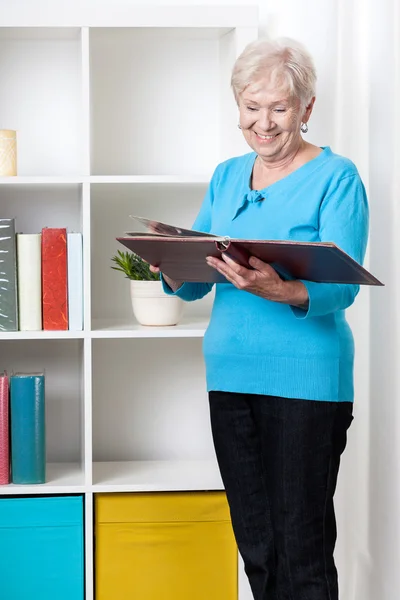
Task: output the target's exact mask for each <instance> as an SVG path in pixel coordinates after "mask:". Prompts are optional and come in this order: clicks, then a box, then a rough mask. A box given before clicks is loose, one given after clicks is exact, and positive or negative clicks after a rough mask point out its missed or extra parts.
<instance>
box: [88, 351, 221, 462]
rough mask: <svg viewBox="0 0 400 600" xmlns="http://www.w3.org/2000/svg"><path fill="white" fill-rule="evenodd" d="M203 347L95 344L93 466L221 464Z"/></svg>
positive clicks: (93, 357) (93, 355)
mask: <svg viewBox="0 0 400 600" xmlns="http://www.w3.org/2000/svg"><path fill="white" fill-rule="evenodd" d="M201 346H202V340H201V339H176V340H173V339H153V340H152V339H140V340H135V339H132V340H128V339H120V340H112V339H110V340H104V339H103V340H99V339H95V340H93V341H92V360H93V374H92V375H93V376H92V382H93V402H92V405H93V406H92V409H93V461H94V462H108V461H118V462H119V461H147V460H150V461H158V460H168V461H169V460H210V459H214V457H215V453H214V447H213V443H212V436H211V427H210V423H209V408H208V398H207V392H206V384H205V373H204V366H203V360H202V351H201Z"/></svg>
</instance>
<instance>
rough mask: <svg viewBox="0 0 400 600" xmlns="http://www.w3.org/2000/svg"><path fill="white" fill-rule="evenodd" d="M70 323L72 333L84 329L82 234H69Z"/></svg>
mask: <svg viewBox="0 0 400 600" xmlns="http://www.w3.org/2000/svg"><path fill="white" fill-rule="evenodd" d="M67 256H68V322H69V329H70V330H72V331H82V329H83V251H82V234H81V233H68V234H67Z"/></svg>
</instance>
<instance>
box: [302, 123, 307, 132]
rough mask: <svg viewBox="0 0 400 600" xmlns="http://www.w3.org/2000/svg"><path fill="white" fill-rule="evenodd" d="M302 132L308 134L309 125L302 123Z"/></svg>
mask: <svg viewBox="0 0 400 600" xmlns="http://www.w3.org/2000/svg"><path fill="white" fill-rule="evenodd" d="M300 131H302V132H303V133H307V131H308V125H307V123H302V124H301V127H300Z"/></svg>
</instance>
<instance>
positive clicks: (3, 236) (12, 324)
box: [0, 219, 18, 331]
mask: <svg viewBox="0 0 400 600" xmlns="http://www.w3.org/2000/svg"><path fill="white" fill-rule="evenodd" d="M0 254H1V260H0V279H1V286H0V331H18V289H17V285H18V284H17V256H16V243H15V219H0Z"/></svg>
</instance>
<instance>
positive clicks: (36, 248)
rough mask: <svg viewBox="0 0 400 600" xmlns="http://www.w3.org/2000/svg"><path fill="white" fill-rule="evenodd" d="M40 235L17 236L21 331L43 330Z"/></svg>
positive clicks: (23, 234) (20, 234)
mask: <svg viewBox="0 0 400 600" xmlns="http://www.w3.org/2000/svg"><path fill="white" fill-rule="evenodd" d="M41 237H42V236H41V235H40V233H32V234H29V233H18V234H17V273H18V308H19V329H20V330H21V331H38V330H41V329H42V279H41V278H42V265H41V259H42V250H41Z"/></svg>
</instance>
